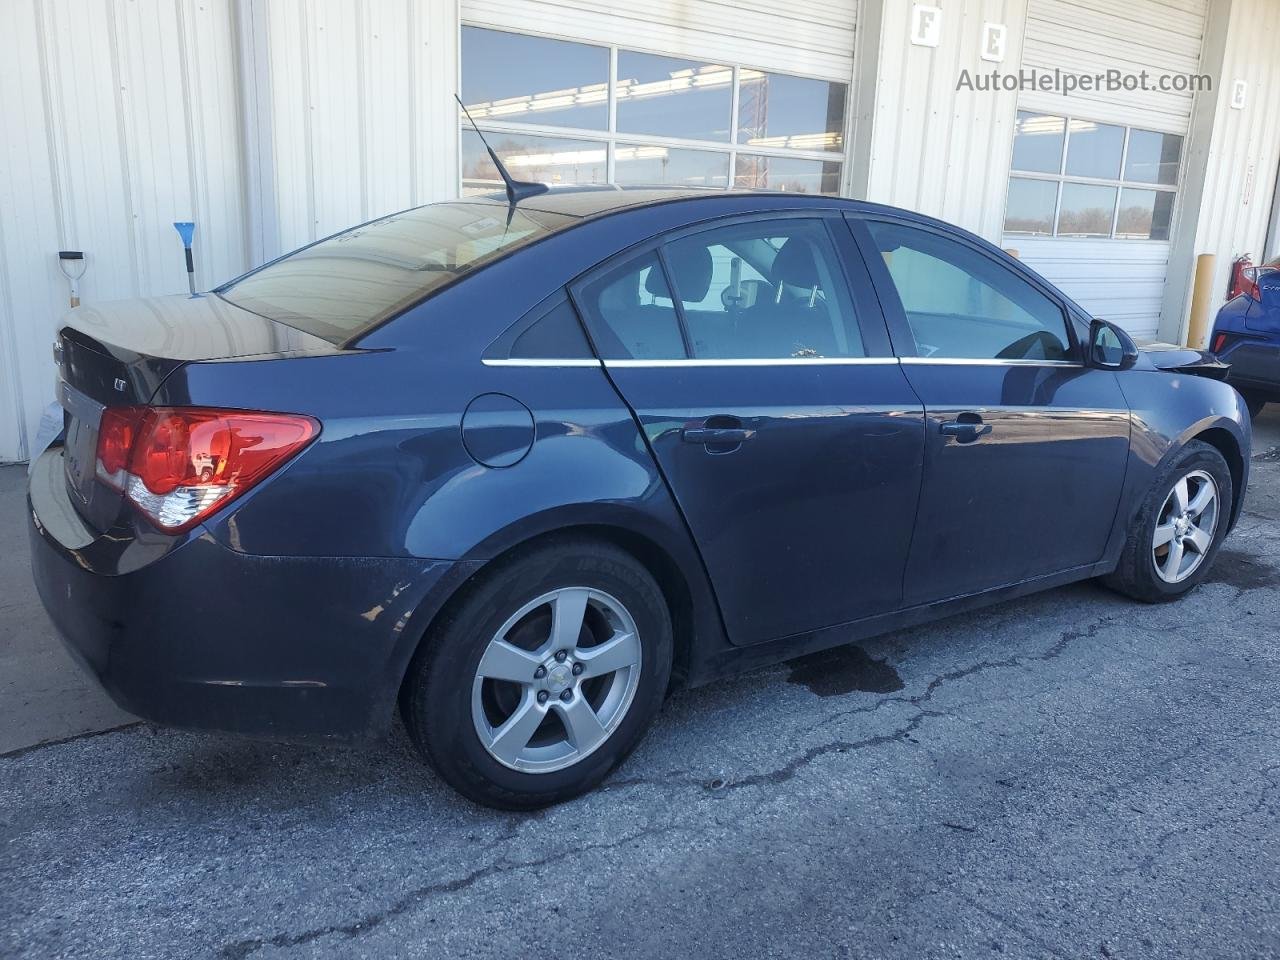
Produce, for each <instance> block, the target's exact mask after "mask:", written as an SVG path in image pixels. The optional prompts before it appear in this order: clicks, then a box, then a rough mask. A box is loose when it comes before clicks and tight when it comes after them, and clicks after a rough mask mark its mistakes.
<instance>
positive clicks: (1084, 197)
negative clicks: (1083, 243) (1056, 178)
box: [1058, 183, 1116, 237]
mask: <svg viewBox="0 0 1280 960" xmlns="http://www.w3.org/2000/svg"><path fill="white" fill-rule="evenodd" d="M1115 212H1116V188H1115V187H1102V186H1095V185H1094V184H1091V183H1064V184H1063V185H1062V207H1061V209H1060V210H1059V211H1058V236H1060V237H1109V236H1111V218H1112V216H1113V215H1114V214H1115Z"/></svg>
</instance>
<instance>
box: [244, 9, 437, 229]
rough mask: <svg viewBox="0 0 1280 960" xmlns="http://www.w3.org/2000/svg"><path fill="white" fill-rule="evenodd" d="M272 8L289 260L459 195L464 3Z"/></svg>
mask: <svg viewBox="0 0 1280 960" xmlns="http://www.w3.org/2000/svg"><path fill="white" fill-rule="evenodd" d="M254 3H256V4H264V0H254ZM264 5H265V10H266V15H267V27H268V31H269V33H268V35H269V38H270V40H269V57H270V87H271V104H272V110H271V115H272V117H273V118H274V119H273V123H272V129H271V133H270V137H271V144H270V146H271V151H272V155H273V157H274V167H273V173H274V176H273V179H272V182H271V183H269V184H268V185H267V189H268V190H269V192H270V195H269V196H268V197H267V198H266V202H267V203H268V204H271V205H272V207H273V210H274V215H275V217H276V228H277V230H278V238H279V239H278V244H279V247H280V249H281V250H290V249H293V248H294V247H297V246H300V245H301V244H304V243H308V242H310V241H312V240H315V239H318V238H320V237H324V236H328V235H329V234H331V233H334V232H335V231H337V230H341V229H343V228H344V227H349V226H351V225H352V224H354V223H361V222H363V221H365V220H369V219H371V218H373V217H377V216H381V215H382V214H385V213H391V212H393V211H396V210H402V209H404V208H406V207H411V206H415V205H418V204H422V203H428V202H430V201H432V200H440V199H444V198H446V197H451V196H455V195H456V193H457V179H458V175H457V149H458V140H457V123H456V119H455V117H456V108H455V107H454V104H453V92H454V91H455V90H456V89H457V84H458V81H457V75H458V12H457V5H456V0H298V2H277V0H272V2H270V3H269V4H264Z"/></svg>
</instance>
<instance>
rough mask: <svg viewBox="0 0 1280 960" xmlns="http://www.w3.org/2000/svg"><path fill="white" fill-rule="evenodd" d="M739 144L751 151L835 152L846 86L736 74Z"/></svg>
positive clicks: (839, 144)
mask: <svg viewBox="0 0 1280 960" xmlns="http://www.w3.org/2000/svg"><path fill="white" fill-rule="evenodd" d="M738 84H739V87H738V142H739V143H745V144H749V145H751V146H756V147H795V148H796V149H797V150H839V149H840V148H841V147H842V146H843V145H844V101H845V89H846V88H845V85H844V84H843V83H830V82H828V81H826V80H809V79H806V78H804V77H790V76H787V75H786V74H784V73H762V72H760V71H759V70H748V69H746V68H745V67H744V68H742V69H741V70H740V71H739V74H738Z"/></svg>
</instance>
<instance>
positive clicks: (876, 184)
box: [852, 0, 1027, 241]
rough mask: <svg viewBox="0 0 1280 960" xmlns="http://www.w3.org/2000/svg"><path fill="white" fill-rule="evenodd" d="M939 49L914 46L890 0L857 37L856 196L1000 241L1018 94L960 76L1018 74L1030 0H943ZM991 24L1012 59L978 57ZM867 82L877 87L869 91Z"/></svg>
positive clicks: (907, 25) (905, 22)
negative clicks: (967, 83)
mask: <svg viewBox="0 0 1280 960" xmlns="http://www.w3.org/2000/svg"><path fill="white" fill-rule="evenodd" d="M937 5H938V7H939V8H940V10H941V11H942V13H941V17H942V26H941V30H940V41H939V44H938V46H937V47H928V46H919V45H915V44H913V43H912V42H911V37H910V27H911V20H910V17H909V16H907V15H906V11H903V10H900V9H897V5H895V4H893V3H888V4H886V5H885V6H886V9H885V14H886V15H885V16H884V17H883V18H880V17H877V23H876V24H875V25H874V31H875V32H874V34H873V33H872V31H873V27H872V25H870V24H867V25H866V26H865V29H864V33H863V35H862V36H861V38H860V50H861V56H862V59H863V63H862V64H861V65H860V66H859V69H858V86H859V87H860V88H861V89H860V91H859V95H860V103H859V111H858V117H857V126H856V128H855V130H854V140H855V143H856V144H857V146H856V148H855V149H856V150H858V151H865V158H864V157H857V156H855V159H854V161H853V168H854V173H853V183H852V192H853V194H854V196H859V197H863V198H865V199H868V200H874V201H876V202H877V203H887V204H891V205H893V206H900V207H906V208H907V209H909V210H916V211H918V212H920V213H926V214H929V215H930V216H935V217H940V218H942V219H943V220H949V221H951V222H952V223H956V224H959V225H960V226H962V227H965V228H967V229H969V230H972V231H973V232H974V233H977V234H980V235H981V236H984V237H986V238H987V239H989V240H992V241H998V240H999V238H1000V233H1001V229H1002V227H1003V219H1004V197H1005V190H1006V188H1007V186H1008V176H1009V153H1010V150H1011V145H1012V143H1013V118H1014V113H1015V102H1016V100H1017V94H1016V93H1014V92H1009V91H1000V92H994V93H992V92H986V91H979V90H975V89H970V88H968V87H965V88H963V89H961V85H960V84H959V83H958V79H957V78H959V77H960V75H961V71H962V70H968V71H969V72H970V75H973V74H977V73H989V72H990V71H991V70H992V68H994V67H997V66H998V67H1000V68H1001V69H1003V70H1005V71H1007V72H1014V71H1016V70H1017V67H1018V63H1019V60H1020V58H1021V56H1022V42H1023V40H1022V38H1023V26H1024V24H1025V21H1026V11H1027V0H938V3H937ZM987 23H994V24H1001V25H1003V26H1004V27H1005V28H1006V31H1007V32H1006V39H1005V43H1006V46H1005V59H1004V60H1003V61H1002V62H1001V63H998V64H997V63H991V62H987V61H984V60H982V59H981V57H980V52H981V50H982V35H983V29H984V25H985V24H987ZM868 88H870V89H869V90H868Z"/></svg>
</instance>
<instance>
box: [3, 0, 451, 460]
mask: <svg viewBox="0 0 1280 960" xmlns="http://www.w3.org/2000/svg"><path fill="white" fill-rule="evenodd" d="M0 26H2V27H3V29H0V129H3V130H4V131H5V136H4V139H3V141H2V142H0V157H2V158H3V162H0V214H2V216H0V461H4V460H20V459H23V458H24V457H25V456H26V455H27V453H28V450H29V445H30V443H31V442H32V441H33V440H34V437H35V431H36V426H37V423H38V421H39V418H40V414H41V412H42V410H43V409H44V407H45V406H46V405H47V404H48V402H49V401H50V400H51V399H52V397H53V382H52V377H53V368H52V362H51V356H50V344H51V343H52V341H53V334H54V331H55V329H56V326H57V323H58V319H59V317H60V316H61V315H62V314H63V313H64V312H65V311H66V309H67V307H68V302H67V295H68V288H67V283H66V280H65V279H64V278H63V277H62V275H61V273H60V272H59V269H58V260H57V251H58V250H60V249H78V250H83V251H84V252H85V255H86V258H87V264H88V268H87V272H86V273H85V277H84V280H83V282H82V285H81V297H82V299H83V301H84V302H85V303H86V304H90V303H97V302H101V301H105V300H115V299H120V298H128V297H137V296H149V295H156V294H167V293H180V292H183V291H184V290H185V289H186V277H185V268H184V266H183V256H182V246H181V243H180V242H179V240H178V236H177V233H176V232H175V231H174V229H173V227H172V222H173V221H174V220H187V219H191V220H194V221H195V222H196V224H197V232H196V243H195V250H196V271H197V279H198V282H199V283H200V284H201V285H202V286H205V287H209V286H213V285H215V284H216V283H219V282H221V281H223V280H226V279H229V278H230V277H232V276H234V275H236V274H237V273H239V272H241V271H242V270H244V269H246V268H248V267H249V266H251V265H253V263H255V262H258V261H261V260H263V259H267V258H270V257H273V256H275V255H277V254H279V253H281V252H283V251H285V250H288V249H292V248H293V247H296V246H298V245H300V244H303V243H306V242H308V241H310V240H313V239H315V238H317V237H319V236H324V235H326V234H328V233H332V232H333V231H335V230H338V229H341V228H342V227H345V226H349V225H350V224H352V223H355V222H358V221H361V220H367V219H369V218H371V217H375V216H378V215H380V214H383V213H388V212H391V211H394V210H398V209H402V208H404V207H408V206H412V205H414V204H418V203H424V202H428V201H430V200H434V199H439V198H442V197H446V196H452V195H453V194H454V193H455V192H456V189H457V125H456V121H455V113H454V108H453V103H452V99H451V98H452V94H453V91H454V90H455V89H456V88H457V63H458V61H457V56H458V53H457V51H458V12H457V4H456V0H271V2H270V3H268V2H267V0H202V2H200V3H198V4H197V3H186V2H170V3H161V2H157V0H146V2H137V0H3V5H2V7H0ZM246 85H248V87H249V88H250V89H247V90H246ZM251 114H252V116H250V115H251Z"/></svg>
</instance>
